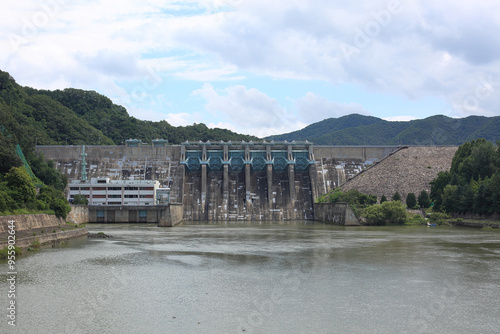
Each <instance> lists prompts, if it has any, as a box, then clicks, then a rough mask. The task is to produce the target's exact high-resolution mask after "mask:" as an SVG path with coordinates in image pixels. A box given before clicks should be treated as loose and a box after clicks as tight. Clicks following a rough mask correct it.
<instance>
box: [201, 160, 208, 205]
mask: <svg viewBox="0 0 500 334" xmlns="http://www.w3.org/2000/svg"><path fill="white" fill-rule="evenodd" d="M206 198H207V165H201V208H202V209H201V210H202V212H203V213H205V211H206V210H205V202H206Z"/></svg>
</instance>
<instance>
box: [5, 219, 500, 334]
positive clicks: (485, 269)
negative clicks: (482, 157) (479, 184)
mask: <svg viewBox="0 0 500 334" xmlns="http://www.w3.org/2000/svg"><path fill="white" fill-rule="evenodd" d="M89 230H90V231H91V232H100V231H103V232H105V233H107V234H111V235H113V237H114V238H112V239H104V240H87V239H78V240H73V241H71V242H70V243H69V245H68V246H66V247H60V248H54V249H43V250H42V251H40V252H39V253H36V254H34V255H30V256H27V257H22V258H21V259H19V261H18V273H19V275H18V277H19V280H20V281H19V283H18V296H17V301H18V304H19V307H18V321H17V323H18V326H17V327H16V328H15V330H14V331H12V332H14V333H28V332H37V333H498V332H499V331H498V329H499V328H500V323H499V320H498V314H500V304H499V300H500V284H499V279H500V233H499V231H497V230H491V229H486V230H473V229H458V228H425V227H349V228H344V227H335V226H328V225H323V224H318V223H316V224H315V223H311V222H307V223H305V222H291V223H287V224H270V223H269V224H266V223H264V224H260V223H231V224H184V225H181V226H178V227H175V228H170V229H166V228H158V227H156V226H154V225H144V224H137V225H128V224H123V225H122V224H116V225H90V227H89ZM4 268H5V266H4ZM4 272H5V270H4ZM2 274H3V273H2ZM1 278H2V282H1V284H0V288H1V290H0V291H4V292H3V293H2V296H3V298H4V301H5V302H4V304H5V305H6V303H7V296H6V294H7V292H6V291H7V285H6V283H5V275H2V276H1ZM1 326H2V327H1V328H5V327H6V321H4V323H3V324H2V325H1ZM9 331H11V329H10V328H9Z"/></svg>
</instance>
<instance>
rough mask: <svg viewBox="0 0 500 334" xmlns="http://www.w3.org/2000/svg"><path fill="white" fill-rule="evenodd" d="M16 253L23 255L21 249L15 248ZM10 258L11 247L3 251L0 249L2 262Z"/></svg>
mask: <svg viewBox="0 0 500 334" xmlns="http://www.w3.org/2000/svg"><path fill="white" fill-rule="evenodd" d="M14 251H15V253H16V255H21V254H22V250H21V248H19V247H16V246H14ZM11 255H12V254H11ZM8 256H9V247H7V246H5V247H4V248H3V249H0V260H5V259H6V258H7V257H8Z"/></svg>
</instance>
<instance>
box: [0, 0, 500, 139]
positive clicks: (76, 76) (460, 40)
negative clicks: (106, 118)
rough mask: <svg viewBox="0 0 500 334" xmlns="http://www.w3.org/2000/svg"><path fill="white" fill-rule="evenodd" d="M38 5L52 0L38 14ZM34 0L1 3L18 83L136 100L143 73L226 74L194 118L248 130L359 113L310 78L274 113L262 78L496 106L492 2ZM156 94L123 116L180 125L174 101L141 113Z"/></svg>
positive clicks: (489, 111) (497, 51)
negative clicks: (291, 106) (291, 104)
mask: <svg viewBox="0 0 500 334" xmlns="http://www.w3.org/2000/svg"><path fill="white" fill-rule="evenodd" d="M43 3H47V4H57V3H59V4H60V6H53V7H52V8H49V9H47V8H45V9H44V7H43ZM43 3H41V2H38V1H34V0H19V1H16V2H12V3H10V4H9V5H5V6H4V8H2V11H0V29H2V31H3V32H4V34H2V36H0V49H1V50H2V52H1V53H0V69H2V70H6V71H9V72H10V73H11V75H13V76H14V78H15V79H16V80H17V81H18V82H19V83H20V84H22V85H28V86H33V87H36V88H46V89H56V88H66V87H76V88H82V89H91V90H97V91H99V92H101V93H103V94H105V95H108V96H110V97H111V98H112V99H113V100H118V99H120V97H121V98H124V99H125V100H126V99H127V98H128V99H129V100H131V102H134V101H133V100H134V98H133V96H134V94H135V92H134V87H136V86H137V85H139V86H141V85H142V82H143V80H144V78H147V76H148V74H147V73H148V70H147V69H148V68H154V69H155V70H156V74H157V75H158V76H160V77H161V78H162V80H163V81H167V80H168V79H170V78H175V79H177V80H185V81H194V82H223V81H224V82H228V86H227V88H226V89H222V90H220V91H216V90H215V89H214V87H213V86H212V85H209V84H206V85H204V86H203V88H202V89H200V90H199V91H198V93H197V94H198V96H200V97H202V98H203V99H204V100H205V101H206V109H207V111H208V112H209V113H208V114H204V115H202V114H200V115H198V116H197V117H198V118H202V119H203V122H205V123H206V124H214V125H216V124H221V125H227V126H232V128H231V129H233V130H235V131H243V132H252V131H255V132H252V133H255V134H259V135H263V134H270V133H276V131H278V132H288V131H292V130H294V129H296V128H297V127H298V126H300V125H304V124H305V123H309V122H310V121H311V120H314V121H317V120H321V119H323V118H326V117H337V116H341V115H344V114H347V113H351V112H356V113H361V114H370V110H371V108H370V106H369V105H368V104H366V103H365V102H364V101H359V100H358V101H356V100H355V98H351V100H352V101H353V103H351V104H341V103H338V102H334V101H331V98H330V97H329V96H326V95H325V96H320V95H319V93H318V92H316V91H315V90H314V87H311V89H308V90H307V91H304V92H301V93H296V95H295V96H300V95H302V96H304V95H305V96H304V97H302V98H300V99H298V100H297V101H296V108H297V110H296V111H295V110H293V111H291V110H286V109H285V108H284V107H283V106H281V105H280V104H279V103H278V102H277V101H278V99H281V100H282V99H283V98H285V97H286V96H288V95H287V94H288V92H287V91H286V89H285V88H284V89H283V90H282V92H281V93H279V94H281V95H280V96H269V95H267V94H265V93H263V92H262V91H264V90H265V88H262V87H259V83H258V78H259V77H261V76H263V77H266V78H282V79H295V80H303V81H305V82H309V80H310V82H313V80H323V81H325V82H328V83H330V84H332V87H335V86H336V85H342V84H354V85H356V87H362V89H365V90H367V91H369V92H370V93H374V94H376V93H383V94H385V96H389V95H393V96H397V97H401V96H402V95H403V96H405V97H407V98H408V99H421V98H427V97H429V96H432V97H438V98H440V99H443V100H446V101H447V102H448V105H449V106H450V109H449V110H448V111H447V113H448V114H449V115H450V116H467V115H470V114H477V115H489V116H491V115H498V114H499V111H498V105H499V104H500V36H499V35H498V34H497V33H496V32H497V31H499V30H500V20H499V19H498V13H499V11H500V5H499V3H498V1H497V0H477V1H474V2H471V1H452V0H442V1H431V0H420V1H403V0H400V1H398V0H395V1H388V0H371V1H367V0H357V1H351V2H335V1H331V0H312V1H295V0H293V1H290V0H274V1H268V0H252V1H243V0H199V1H197V0H183V1H178V0H145V1H140V2H137V1H133V0H124V1H116V0H115V1H104V0H94V1H69V0H50V1H49V0H47V1H45V2H43ZM394 3H395V4H399V6H396V7H397V10H393V9H394V8H392V7H391V4H394ZM387 13H389V14H387ZM12 36H17V37H18V39H17V40H15V41H17V43H14V44H13V42H12ZM346 45H348V46H349V47H350V49H349V51H350V53H349V52H348V54H346V49H345V46H346ZM256 78H257V79H256ZM484 78H486V79H487V80H488V81H491V86H490V87H489V88H484V87H486V86H484V85H483V86H481V85H482V82H483V81H484ZM490 79H491V80H490ZM247 80H252V81H247ZM124 82H126V84H124ZM130 82H135V83H132V84H130ZM250 82H251V83H250ZM236 83H238V84H239V85H235V84H236ZM250 86H251V87H255V88H247V87H250ZM478 87H479V88H478ZM481 87H482V88H481ZM191 89H192V88H191ZM261 90H262V91H261ZM306 92H308V93H307V94H306ZM478 92H479V93H478ZM160 94H161V92H158V91H156V90H147V91H146V95H145V96H143V100H141V101H140V102H141V103H136V105H134V106H133V107H132V111H133V112H134V113H135V112H136V111H135V110H137V115H141V113H142V115H151V117H155V119H156V118H157V117H160V116H161V117H163V118H165V114H166V115H169V116H167V118H172V120H173V121H178V122H179V123H181V124H184V123H182V122H185V121H189V122H192V121H193V116H190V117H188V114H187V112H186V110H182V106H179V105H176V107H177V108H178V107H180V108H181V109H180V111H179V112H178V113H174V112H172V110H167V111H164V112H160V111H159V109H156V110H153V111H151V112H150V113H145V112H144V110H145V109H147V107H149V106H151V107H155V101H156V100H155V99H156V96H158V95H160ZM188 94H189V93H185V95H186V96H187V95H188ZM273 94H278V93H273ZM131 97H132V98H131ZM135 100H137V99H135ZM143 101H145V102H147V103H144V104H143V103H142V102H143ZM156 106H158V108H161V107H162V106H163V107H164V104H161V103H156ZM192 109H193V108H191V109H190V110H192ZM378 109H381V108H378ZM403 112H404V111H403ZM176 115H178V116H176ZM375 116H377V115H375ZM194 121H195V120H194ZM198 122H199V121H198Z"/></svg>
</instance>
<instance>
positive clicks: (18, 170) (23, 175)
mask: <svg viewBox="0 0 500 334" xmlns="http://www.w3.org/2000/svg"><path fill="white" fill-rule="evenodd" d="M5 180H6V181H7V186H8V187H9V188H10V189H11V190H12V191H13V192H14V193H16V194H17V196H16V197H17V198H19V199H20V200H21V201H22V202H23V203H28V202H29V201H31V200H33V199H35V196H36V190H35V185H34V183H33V180H31V177H30V176H29V175H28V172H27V171H26V169H25V168H24V167H12V168H11V169H10V171H9V172H8V173H7V174H5Z"/></svg>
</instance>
